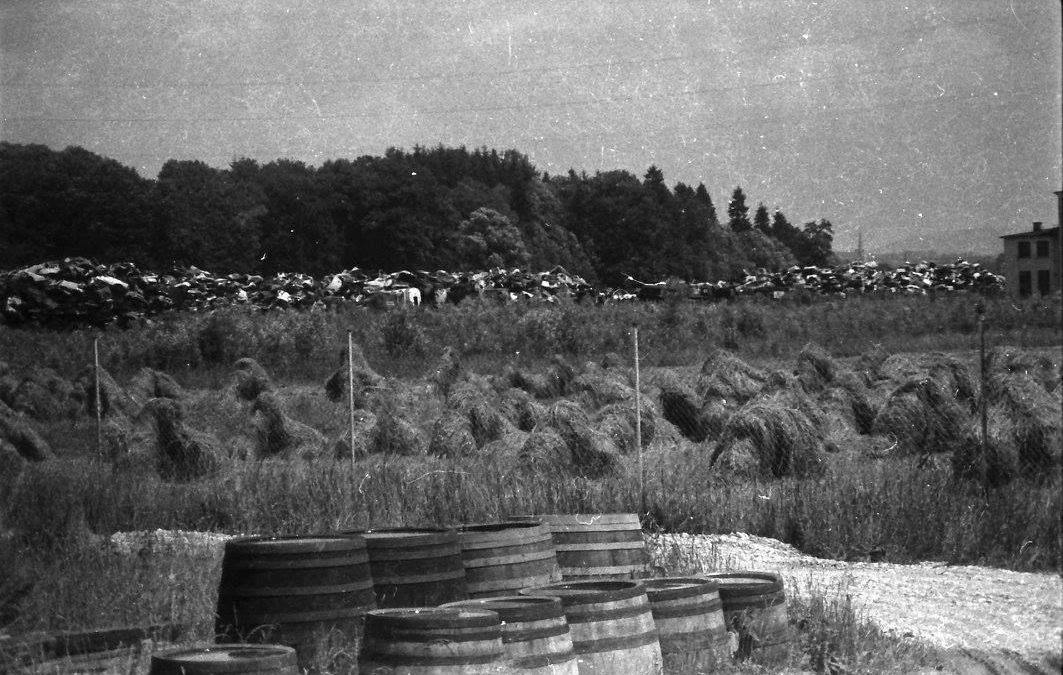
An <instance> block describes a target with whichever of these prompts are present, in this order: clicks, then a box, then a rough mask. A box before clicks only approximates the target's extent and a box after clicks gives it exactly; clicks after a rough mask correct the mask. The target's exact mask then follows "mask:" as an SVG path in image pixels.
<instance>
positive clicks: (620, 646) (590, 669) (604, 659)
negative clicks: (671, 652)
mask: <svg viewBox="0 0 1063 675" xmlns="http://www.w3.org/2000/svg"><path fill="white" fill-rule="evenodd" d="M521 595H534V596H547V597H557V598H560V599H561V605H562V606H563V607H564V608H565V619H567V620H568V628H569V631H570V632H571V634H572V649H573V651H574V652H575V653H576V658H577V659H578V661H579V672H580V675H653V674H654V673H657V674H658V675H659V674H660V673H661V672H662V667H663V662H662V658H661V646H660V643H659V642H658V640H657V628H656V626H655V625H654V623H653V612H652V611H651V609H650V601H649V599H648V598H647V597H646V588H645V587H644V586H643V585H642V584H641V583H640V582H638V581H621V580H611V579H603V580H599V581H590V580H588V581H572V582H567V583H560V584H551V585H548V586H537V587H535V588H526V589H524V590H523V591H521Z"/></svg>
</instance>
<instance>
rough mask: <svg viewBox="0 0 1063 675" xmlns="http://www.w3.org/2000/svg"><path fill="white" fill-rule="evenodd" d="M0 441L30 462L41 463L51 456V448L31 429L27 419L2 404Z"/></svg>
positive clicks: (0, 404) (0, 410) (0, 411)
mask: <svg viewBox="0 0 1063 675" xmlns="http://www.w3.org/2000/svg"><path fill="white" fill-rule="evenodd" d="M0 441H5V442H6V443H7V444H8V445H10V446H11V447H13V448H14V449H15V451H16V452H18V454H19V455H20V456H22V457H23V458H25V459H27V460H29V461H31V462H43V461H44V460H46V459H49V458H51V456H52V449H51V447H50V446H49V445H48V443H47V442H46V441H45V440H44V439H43V438H41V437H40V435H39V434H38V433H37V431H36V430H35V429H34V428H33V426H32V424H31V423H30V420H29V418H28V417H26V416H25V415H23V414H22V413H18V412H15V411H14V410H12V409H11V408H8V407H7V405H6V404H4V403H0Z"/></svg>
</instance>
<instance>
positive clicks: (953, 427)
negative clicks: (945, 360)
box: [871, 378, 967, 455]
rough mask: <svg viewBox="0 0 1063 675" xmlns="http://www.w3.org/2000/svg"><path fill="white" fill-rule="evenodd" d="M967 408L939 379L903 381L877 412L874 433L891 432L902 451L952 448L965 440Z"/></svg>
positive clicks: (944, 450)
mask: <svg viewBox="0 0 1063 675" xmlns="http://www.w3.org/2000/svg"><path fill="white" fill-rule="evenodd" d="M966 423H967V420H966V414H965V412H964V410H963V409H962V408H961V407H960V406H959V405H958V404H957V403H956V400H955V398H953V397H952V396H951V395H950V393H949V392H947V391H946V390H945V389H944V388H943V387H942V386H941V385H940V384H939V383H938V382H937V380H934V379H931V378H924V379H921V380H912V381H910V382H906V383H905V384H903V385H901V386H900V387H898V388H897V389H895V390H894V391H893V393H892V394H890V396H889V398H888V399H887V400H886V403H885V404H884V405H883V406H882V408H881V409H880V410H879V411H878V413H877V414H876V415H875V421H874V423H873V424H872V426H871V433H873V434H876V435H883V436H889V437H891V438H893V439H895V440H896V442H897V453H898V454H901V455H911V454H933V453H942V452H951V451H952V450H953V449H954V448H955V447H956V446H957V444H959V443H960V442H961V441H962V438H963V433H964V430H965V425H966Z"/></svg>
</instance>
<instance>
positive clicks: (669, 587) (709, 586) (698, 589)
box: [641, 577, 720, 600]
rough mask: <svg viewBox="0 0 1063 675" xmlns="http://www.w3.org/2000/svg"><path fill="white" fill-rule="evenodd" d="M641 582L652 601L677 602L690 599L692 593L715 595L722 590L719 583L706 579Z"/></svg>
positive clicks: (663, 578) (672, 578)
mask: <svg viewBox="0 0 1063 675" xmlns="http://www.w3.org/2000/svg"><path fill="white" fill-rule="evenodd" d="M641 581H642V584H643V585H644V586H645V587H646V595H648V596H649V598H650V600H676V599H679V598H685V597H689V596H690V595H691V593H694V594H700V593H713V592H716V591H719V590H720V584H719V582H718V581H716V580H715V579H706V578H704V577H660V578H656V579H642V580H641Z"/></svg>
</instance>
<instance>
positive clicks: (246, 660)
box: [150, 644, 299, 675]
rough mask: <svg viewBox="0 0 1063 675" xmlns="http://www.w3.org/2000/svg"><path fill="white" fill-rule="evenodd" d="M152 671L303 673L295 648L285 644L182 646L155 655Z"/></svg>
mask: <svg viewBox="0 0 1063 675" xmlns="http://www.w3.org/2000/svg"><path fill="white" fill-rule="evenodd" d="M150 672H151V675H216V674H222V673H224V675H243V674H244V673H247V674H248V675H250V674H251V673H255V674H260V675H299V665H298V659H297V657H296V654H295V650H294V649H292V648H291V647H283V646H281V645H242V644H234V645H224V644H222V645H209V646H203V647H180V648H178V649H171V650H168V651H165V652H162V653H160V654H155V655H153V656H152V657H151V671H150Z"/></svg>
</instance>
